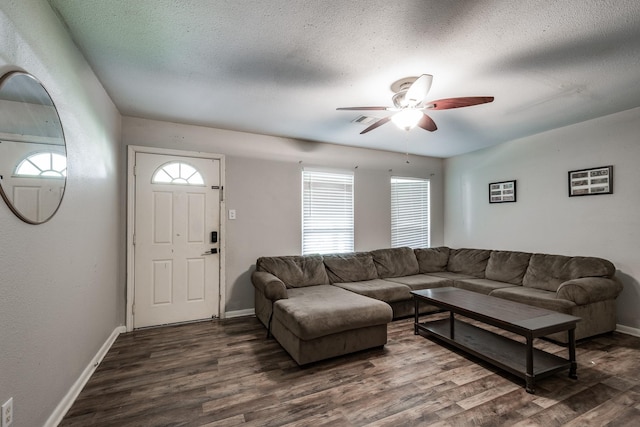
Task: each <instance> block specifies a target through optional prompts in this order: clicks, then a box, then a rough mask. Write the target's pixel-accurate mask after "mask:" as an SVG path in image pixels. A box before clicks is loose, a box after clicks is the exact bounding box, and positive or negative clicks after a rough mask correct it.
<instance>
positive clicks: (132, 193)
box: [125, 145, 227, 332]
mask: <svg viewBox="0 0 640 427" xmlns="http://www.w3.org/2000/svg"><path fill="white" fill-rule="evenodd" d="M137 153H148V154H161V155H169V156H180V157H199V158H203V159H215V160H219V161H220V228H219V230H220V233H219V236H220V237H219V240H218V242H219V248H220V249H219V251H220V285H219V288H220V289H219V299H218V313H219V317H220V318H221V319H224V318H225V306H226V289H227V286H226V274H225V270H226V268H225V266H226V252H227V251H226V245H225V242H226V234H227V233H226V217H225V215H224V212H226V208H225V199H226V197H225V194H224V187H225V176H226V169H225V157H224V155H223V154H214V153H206V152H203V151H184V150H174V149H168V148H157V147H143V146H138V145H129V146H127V283H126V288H127V301H126V302H127V312H126V319H125V326H126V328H127V332H131V331H132V330H133V302H134V301H133V300H134V290H135V288H134V286H135V279H134V277H135V276H134V272H135V254H134V247H133V234H134V231H135V214H136V212H135V206H136V203H135V201H136V190H135V175H134V167H135V159H136V154H137Z"/></svg>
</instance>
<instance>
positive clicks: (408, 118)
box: [391, 108, 422, 131]
mask: <svg viewBox="0 0 640 427" xmlns="http://www.w3.org/2000/svg"><path fill="white" fill-rule="evenodd" d="M421 118H422V111H420V110H416V109H413V108H406V109H404V110H402V111H400V112H399V113H396V114H394V115H393V117H391V121H392V122H393V123H394V124H395V125H396V126H398V127H399V128H400V129H404V130H407V131H408V130H411V129H413V128H414V127H416V125H417V124H418V122H419V121H420V119H421Z"/></svg>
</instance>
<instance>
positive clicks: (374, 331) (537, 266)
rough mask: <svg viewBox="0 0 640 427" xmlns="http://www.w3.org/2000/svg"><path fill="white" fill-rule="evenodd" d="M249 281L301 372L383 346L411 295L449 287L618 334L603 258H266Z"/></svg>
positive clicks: (615, 288) (433, 251) (490, 253)
mask: <svg viewBox="0 0 640 427" xmlns="http://www.w3.org/2000/svg"><path fill="white" fill-rule="evenodd" d="M252 282H253V284H254V287H255V304H256V316H257V317H258V319H260V321H261V322H262V323H263V324H264V325H265V326H266V327H267V328H268V329H269V331H270V333H271V334H273V336H274V338H275V339H276V340H278V342H279V343H280V344H281V345H282V346H283V348H285V350H286V351H287V352H288V353H289V354H290V355H291V356H292V357H293V359H294V360H295V361H296V362H297V363H298V364H300V365H303V364H307V363H311V362H315V361H318V360H322V359H326V358H329V357H334V356H339V355H342V354H347V353H351V352H354V351H359V350H364V349H367V348H372V347H379V346H383V345H384V344H386V341H387V323H389V322H390V321H391V320H392V319H397V318H402V317H406V316H411V315H413V312H414V304H413V300H412V298H411V294H410V292H411V291H412V290H419V289H430V288H436V287H444V286H455V287H459V288H462V289H467V290H470V291H474V292H479V293H483V294H487V295H492V296H496V297H499V298H505V299H509V300H512V301H517V302H521V303H525V304H530V305H534V306H537V307H542V308H547V309H551V310H555V311H559V312H562V313H566V314H571V315H574V316H578V317H580V318H582V321H581V322H579V323H578V326H577V328H576V339H581V338H586V337H590V336H593V335H598V334H602V333H605V332H610V331H612V330H614V329H615V324H616V315H615V299H616V297H617V296H618V295H619V294H620V292H621V290H622V285H621V283H620V282H619V281H618V280H617V279H616V278H615V267H614V266H613V264H612V263H611V262H609V261H607V260H604V259H601V258H595V257H568V256H563V255H549V254H532V253H526V252H516V251H498V250H487V249H466V248H463V249H452V248H448V247H438V248H427V249H415V250H414V249H411V248H389V249H378V250H374V251H370V252H358V253H349V254H332V255H324V256H320V255H310V256H279V257H262V258H259V259H258V260H257V263H256V271H254V272H253V274H252ZM435 310H436V308H435V307H433V306H427V305H424V306H420V312H422V313H428V312H431V311H435ZM549 338H551V339H554V340H556V341H559V342H563V343H564V342H566V341H567V337H566V334H555V335H551V336H550V337H549Z"/></svg>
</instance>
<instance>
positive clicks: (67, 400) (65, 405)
mask: <svg viewBox="0 0 640 427" xmlns="http://www.w3.org/2000/svg"><path fill="white" fill-rule="evenodd" d="M126 331H127V328H126V327H124V326H118V327H117V328H115V329H114V330H113V332H112V333H111V335H110V336H109V338H107V340H106V341H105V342H104V344H102V347H100V350H98V353H96V355H95V356H94V358H93V360H92V361H91V362H90V363H89V365H87V367H86V368H85V369H84V371H82V373H81V374H80V377H78V379H77V380H76V382H75V383H73V385H72V386H71V388H70V389H69V391H68V392H67V394H66V395H65V396H64V398H62V400H61V401H60V403H58V406H56V409H55V410H54V411H53V413H52V414H51V415H50V416H49V419H48V420H47V422H46V423H45V424H44V427H56V426H57V425H58V424H60V422H61V421H62V419H63V418H64V416H65V414H66V413H67V411H68V410H69V409H70V408H71V405H73V402H75V400H76V398H77V397H78V395H79V394H80V392H81V391H82V389H83V388H84V386H85V385H86V384H87V381H89V378H91V375H93V373H94V372H95V370H96V368H97V367H98V365H99V364H100V362H102V359H103V358H104V356H105V355H106V354H107V352H108V351H109V349H110V348H111V346H112V345H113V343H114V342H115V340H116V338H118V335H120V334H122V333H124V332H126Z"/></svg>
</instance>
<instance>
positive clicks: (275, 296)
mask: <svg viewBox="0 0 640 427" xmlns="http://www.w3.org/2000/svg"><path fill="white" fill-rule="evenodd" d="M251 282H253V286H254V287H255V288H256V289H259V290H260V291H261V292H262V293H263V294H264V296H265V297H267V299H270V300H271V301H273V302H275V301H278V300H279V299H286V298H288V296H287V287H286V286H285V284H284V282H283V281H282V280H280V279H278V278H277V277H276V276H274V275H273V274H271V273H267V272H264V271H254V272H253V273H252V274H251Z"/></svg>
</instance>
